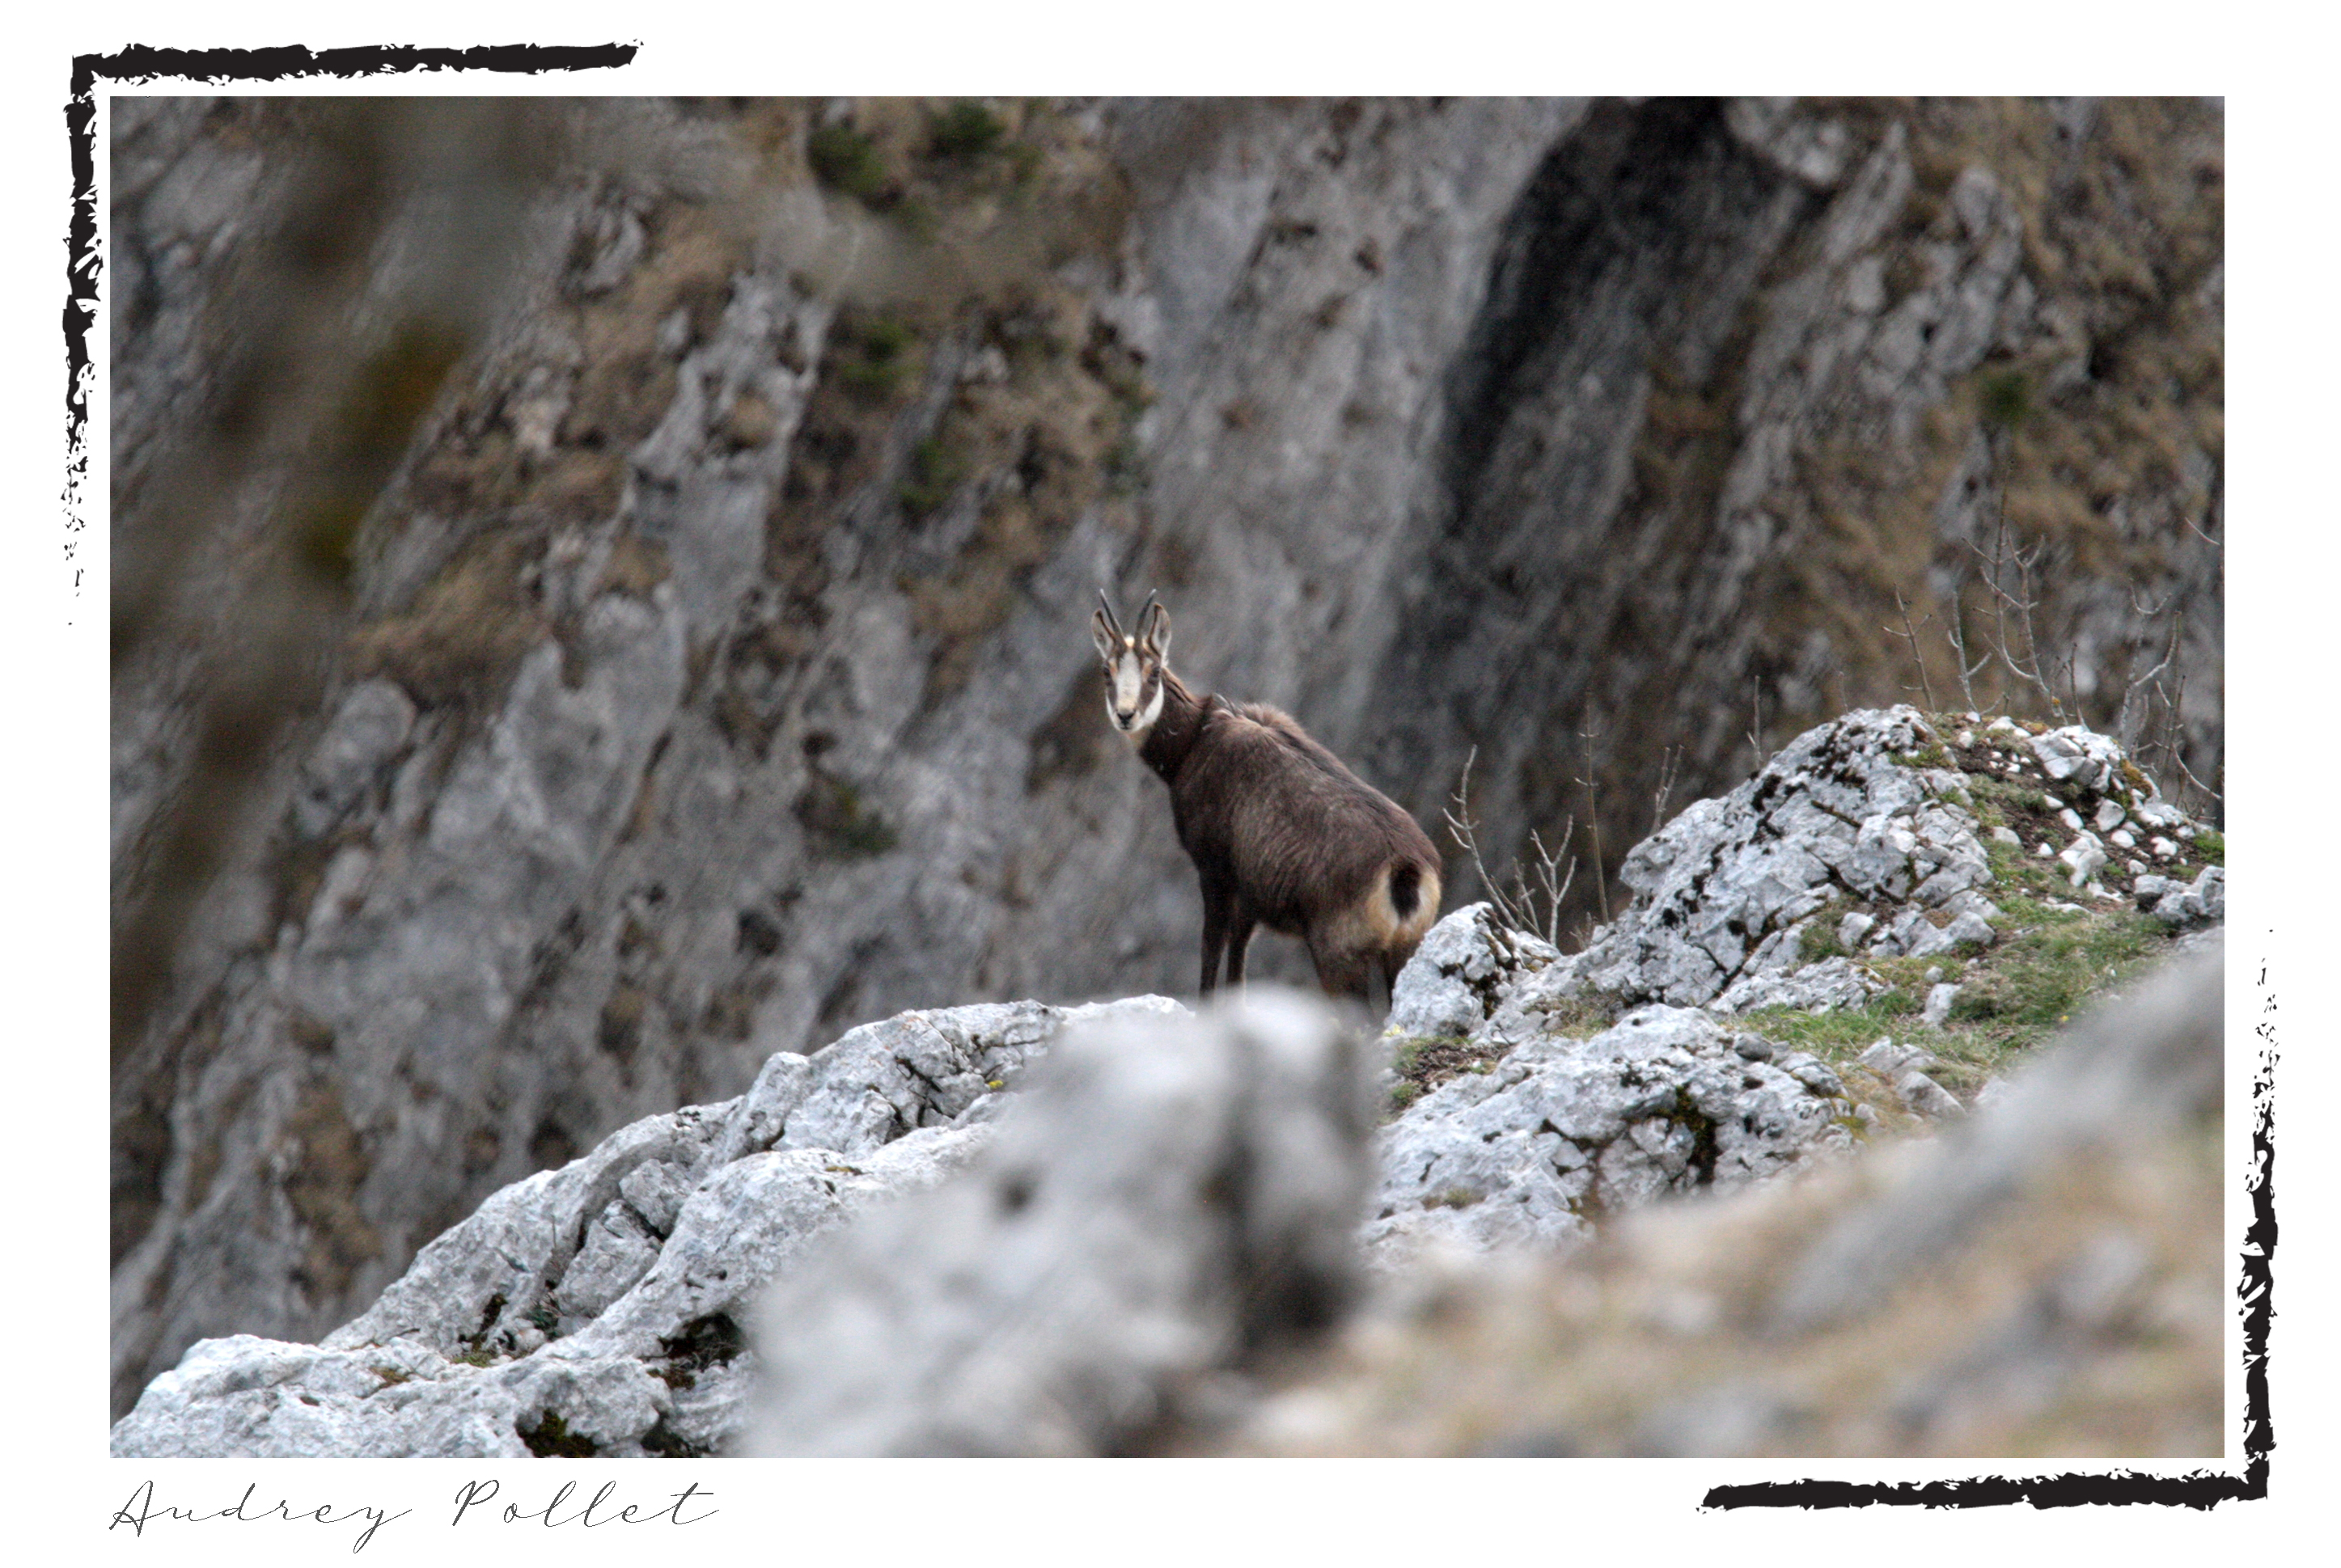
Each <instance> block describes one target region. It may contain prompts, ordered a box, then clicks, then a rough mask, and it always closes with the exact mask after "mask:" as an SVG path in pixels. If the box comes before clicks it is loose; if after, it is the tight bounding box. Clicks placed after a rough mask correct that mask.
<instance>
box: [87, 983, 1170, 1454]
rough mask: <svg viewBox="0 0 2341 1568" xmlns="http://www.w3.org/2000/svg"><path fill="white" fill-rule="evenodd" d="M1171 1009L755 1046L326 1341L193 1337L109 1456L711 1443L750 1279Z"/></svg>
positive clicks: (733, 1390)
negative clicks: (1074, 1062)
mask: <svg viewBox="0 0 2341 1568" xmlns="http://www.w3.org/2000/svg"><path fill="white" fill-rule="evenodd" d="M1184 1011H1185V1009H1183V1008H1182V1007H1180V1006H1179V1005H1178V1004H1177V1003H1175V1002H1171V1001H1169V1000H1167V999H1165V998H1163V997H1136V998H1132V999H1131V1000H1128V1001H1123V1002H1114V1003H1105V1004H1099V1005H1095V1006H1091V1007H1075V1008H1071V1009H1064V1008H1059V1007H1049V1006H1046V1005H1044V1004H1041V1003H1038V1002H1018V1003H1012V1004H1005V1005H992V1006H977V1007H954V1008H946V1009H941V1010H938V1011H933V1012H912V1013H904V1014H900V1015H898V1016H896V1017H892V1018H889V1019H886V1020H884V1021H883V1022H882V1023H878V1024H872V1025H869V1026H866V1027H863V1028H860V1029H856V1030H854V1031H853V1032H852V1033H851V1034H848V1035H847V1036H845V1037H843V1038H842V1039H840V1040H839V1041H837V1042H836V1043H835V1044H833V1045H832V1046H830V1047H826V1048H824V1049H822V1050H820V1051H817V1052H815V1053H814V1054H813V1055H812V1056H811V1057H801V1056H795V1055H793V1054H792V1053H788V1052H781V1053H776V1054H775V1055H774V1056H773V1057H772V1059H771V1060H770V1061H768V1062H767V1063H766V1064H765V1067H764V1070H763V1071H762V1073H760V1074H759V1075H758V1076H757V1079H756V1083H755V1087H753V1088H752V1089H751V1091H750V1092H749V1093H748V1094H747V1095H744V1096H742V1097H740V1098H738V1099H735V1100H728V1101H725V1102H723V1103H722V1104H721V1105H715V1106H693V1107H685V1108H684V1109H682V1110H680V1111H676V1112H673V1113H672V1114H670V1115H667V1116H650V1117H645V1118H643V1120H641V1121H639V1122H636V1123H633V1125H631V1126H627V1127H624V1128H623V1129H621V1130H620V1131H619V1132H617V1133H615V1134H613V1135H612V1136H610V1137H609V1138H608V1139H606V1140H604V1141H603V1143H602V1144H601V1145H599V1146H596V1147H595V1148H593V1150H591V1151H589V1152H588V1153H587V1154H586V1155H585V1156H583V1157H581V1158H579V1159H576V1160H573V1161H572V1162H570V1163H569V1164H568V1165H566V1166H563V1167H561V1168H560V1169H559V1170H553V1171H541V1172H539V1173H537V1174H536V1175H535V1176H530V1177H528V1178H527V1179H525V1180H523V1181H521V1182H518V1183H515V1184H513V1186H508V1187H505V1188H503V1189H502V1190H501V1191H499V1192H497V1193H495V1194H494V1195H493V1196H491V1197H490V1198H489V1199H488V1200H487V1202H485V1203H484V1204H483V1205H482V1206H480V1208H479V1209H478V1211H477V1212H475V1213H474V1214H473V1215H472V1216H470V1217H469V1218H467V1219H465V1220H463V1222H462V1223H461V1224H459V1225H457V1226H455V1227H454V1228H453V1229H452V1230H449V1231H448V1232H446V1233H445V1234H444V1235H443V1236H440V1237H439V1238H438V1239H436V1240H435V1241H433V1242H432V1243H431V1244H430V1245H427V1246H425V1247H424V1248H423V1250H422V1252H421V1253H419V1254H418V1255H416V1257H415V1260H414V1263H413V1266H411V1267H410V1268H409V1269H408V1270H407V1272H406V1274H405V1275H403V1276H402V1277H401V1278H400V1279H399V1280H397V1281H396V1282H395V1283H394V1284H393V1285H391V1286H390V1287H389V1288H388V1289H386V1290H385V1291H384V1292H383V1294H382V1295H381V1297H380V1298H379V1299H378V1300H376V1301H375V1303H374V1305H372V1306H371V1307H369V1308H368V1309H367V1310H366V1311H365V1312H364V1313H362V1314H360V1315H358V1316H357V1317H356V1318H354V1319H353V1320H352V1321H351V1322H349V1323H347V1324H344V1325H343V1326H342V1327H340V1328H339V1329H336V1330H335V1331H334V1332H333V1333H332V1334H330V1335H326V1336H325V1338H324V1342H323V1343H322V1344H319V1345H291V1344H285V1343H283V1342H279V1341H274V1340H266V1339H262V1338H258V1337H255V1336H253V1335H234V1336H231V1337H228V1338H224V1339H210V1340H204V1341H201V1342H199V1343H198V1344H196V1345H194V1346H193V1347H192V1348H191V1349H190V1350H189V1351H188V1353H187V1355H185V1356H184V1358H183V1359H182V1361H181V1364H180V1365H178V1366H177V1367H176V1368H174V1369H173V1370H171V1371H169V1372H166V1373H164V1374H162V1375H160V1376H158V1377H156V1378H155V1379H154V1381H153V1383H152V1384H149V1385H148V1387H147V1388H146V1390H145V1392H144V1394H142V1395H141V1397H140V1398H139V1400H138V1402H137V1404H135V1405H134V1407H133V1409H132V1410H131V1412H130V1414H127V1415H125V1417H123V1419H122V1420H121V1421H120V1422H118V1423H116V1424H115V1429H114V1433H113V1437H112V1449H113V1452H114V1453H115V1454H121V1455H125V1456H129V1455H137V1456H160V1455H165V1454H191V1455H200V1454H210V1455H235V1456H247V1457H269V1456H293V1455H304V1454H311V1455H342V1456H378V1457H395V1456H403V1455H429V1454H439V1455H493V1454H527V1453H530V1452H533V1451H534V1450H533V1449H532V1446H531V1444H532V1442H533V1443H535V1444H537V1445H538V1446H539V1447H540V1448H542V1447H544V1446H546V1445H547V1444H549V1442H551V1441H553V1440H555V1439H557V1438H558V1436H559V1435H561V1434H566V1435H567V1436H568V1437H571V1438H579V1439H583V1440H584V1441H585V1442H587V1443H590V1444H593V1447H594V1448H595V1449H596V1450H598V1451H600V1452H603V1453H607V1454H620V1455H623V1454H643V1453H646V1452H648V1453H689V1452H705V1451H708V1450H710V1449H712V1448H714V1447H716V1446H718V1445H720V1444H721V1443H722V1442H723V1441H724V1440H726V1439H727V1438H728V1437H729V1436H730V1435H731V1434H732V1433H733V1432H734V1431H735V1430H736V1428H737V1425H738V1423H739V1421H740V1420H741V1419H742V1403H741V1402H742V1398H743V1397H744V1394H745V1390H746V1386H747V1384H746V1377H747V1374H748V1372H749V1370H750V1368H748V1367H745V1366H742V1367H737V1368H734V1366H733V1365H732V1364H733V1363H734V1362H736V1361H739V1360H741V1359H742V1357H741V1356H740V1355H739V1354H738V1345H739V1341H738V1329H737V1326H736V1325H737V1324H738V1322H739V1321H740V1319H741V1318H742V1317H744V1316H745V1315H746V1305H747V1303H748V1302H749V1301H750V1299H751V1298H752V1296H753V1295H754V1293H756V1292H757V1291H758V1290H760V1289H761V1288H762V1285H764V1283H765V1282H766V1281H768V1280H770V1279H772V1277H773V1276H774V1275H776V1274H777V1273H778V1272H779V1271H780V1270H781V1269H782V1267H783V1266H784V1265H787V1264H788V1262H789V1261H790V1260H791V1259H792V1257H794V1256H795V1255H797V1254H798V1253H799V1252H800V1251H802V1249H803V1248H804V1246H805V1245H807V1244H808V1243H809V1242H810V1241H811V1240H812V1238H813V1237H814V1236H818V1235H820V1234H821V1233H822V1232H824V1231H827V1230H830V1229H832V1228H834V1227H836V1226H839V1225H841V1224H842V1223H843V1222H844V1221H846V1220H847V1219H848V1218H850V1217H852V1216H854V1215H856V1214H859V1213H861V1212H862V1211H863V1210H865V1209H869V1208H872V1207H873V1206H878V1205H880V1204H882V1203H883V1202H885V1201H888V1200H891V1199H893V1198H896V1197H899V1196H903V1195H905V1194H908V1193H912V1192H918V1191H922V1190H924V1189H926V1188H928V1187H931V1186H935V1185H936V1184H938V1183H940V1182H941V1181H942V1180H944V1179H945V1178H946V1177H948V1176H950V1175H951V1173H952V1172H954V1171H956V1170H957V1169H959V1168H960V1167H961V1166H964V1165H965V1164H966V1163H967V1162H968V1161H969V1160H971V1158H973V1157H974V1156H975V1155H976V1154H977V1152H978V1151H979V1150H980V1149H981V1148H982V1146H984V1144H985V1143H986V1142H987V1141H988V1140H989V1139H990V1137H991V1126H989V1125H988V1124H989V1121H990V1117H989V1116H986V1115H983V1114H981V1110H980V1107H982V1106H984V1105H985V1104H986V1103H987V1102H988V1101H990V1100H991V1091H990V1089H989V1087H988V1086H990V1085H991V1084H1003V1085H1004V1084H1006V1083H1008V1082H1010V1081H1012V1080H1013V1079H1015V1078H1017V1077H1021V1074H1022V1072H1023V1070H1024V1069H1025V1067H1027V1066H1028V1065H1030V1064H1031V1062H1032V1061H1034V1060H1035V1059H1037V1058H1038V1057H1041V1056H1042V1055H1044V1054H1045V1053H1046V1052H1047V1050H1048V1049H1049V1047H1050V1046H1051V1042H1052V1041H1053V1040H1054V1038H1055V1037H1057V1036H1058V1035H1059V1034H1060V1033H1061V1031H1063V1030H1065V1029H1066V1028H1067V1027H1089V1026H1091V1025H1110V1024H1112V1023H1114V1022H1116V1021H1127V1020H1131V1019H1161V1018H1164V1017H1180V1016H1182V1015H1183V1013H1184ZM801 1113H802V1114H801ZM823 1135H834V1136H835V1139H836V1142H835V1145H833V1146H823V1145H821V1144H819V1143H817V1142H816V1141H814V1140H815V1139H816V1138H817V1137H818V1136H823ZM711 1346H712V1348H711ZM702 1384H704V1386H702ZM686 1394H687V1395H688V1397H685V1395H686ZM556 1422H557V1424H554V1423H556Z"/></svg>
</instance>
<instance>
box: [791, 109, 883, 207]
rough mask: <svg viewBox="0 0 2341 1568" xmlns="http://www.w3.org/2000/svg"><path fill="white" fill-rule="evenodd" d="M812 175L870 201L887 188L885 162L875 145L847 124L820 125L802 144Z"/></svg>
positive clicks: (837, 189) (828, 184) (838, 188)
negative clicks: (810, 165)
mask: <svg viewBox="0 0 2341 1568" xmlns="http://www.w3.org/2000/svg"><path fill="white" fill-rule="evenodd" d="M805 160H806V162H808V163H810V164H812V172H813V177H814V178H815V179H817V180H819V181H820V182H821V183H822V184H824V185H827V186H829V187H830V188H831V189H832V190H836V191H842V192H844V193H845V194H847V195H849V196H853V197H856V198H858V199H860V200H862V201H864V202H872V201H875V200H877V199H878V197H879V196H880V195H882V194H884V192H885V189H886V162H885V160H884V159H882V158H881V157H880V156H879V155H878V147H877V144H875V143H873V142H872V141H871V140H870V138H869V137H867V136H865V135H863V134H862V133H861V132H859V131H857V130H855V129H854V128H853V127H852V126H851V125H847V124H835V125H823V126H822V128H821V129H820V130H818V131H815V132H814V133H813V134H812V136H811V137H810V138H808V139H807V141H806V143H805Z"/></svg>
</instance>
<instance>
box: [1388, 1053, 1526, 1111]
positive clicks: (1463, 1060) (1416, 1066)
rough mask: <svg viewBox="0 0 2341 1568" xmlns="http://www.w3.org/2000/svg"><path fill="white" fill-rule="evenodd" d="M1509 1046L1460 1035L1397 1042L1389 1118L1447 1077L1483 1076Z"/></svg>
mask: <svg viewBox="0 0 2341 1568" xmlns="http://www.w3.org/2000/svg"><path fill="white" fill-rule="evenodd" d="M1510 1049H1511V1047H1510V1046H1509V1045H1503V1044H1499V1043H1498V1042H1496V1041H1493V1040H1476V1041H1475V1040H1473V1039H1471V1038H1469V1037H1467V1036H1463V1035H1427V1036H1418V1037H1414V1038H1411V1039H1402V1040H1400V1041H1399V1042H1398V1048H1397V1049H1396V1050H1395V1051H1394V1052H1393V1053H1392V1054H1391V1057H1390V1067H1391V1069H1392V1070H1393V1071H1395V1072H1396V1073H1397V1074H1398V1077H1399V1081H1398V1083H1397V1084H1396V1086H1394V1087H1392V1088H1391V1090H1390V1115H1391V1116H1396V1115H1397V1114H1398V1113H1399V1112H1400V1111H1402V1110H1404V1109H1405V1108H1406V1107H1408V1106H1410V1105H1412V1104H1413V1103H1414V1102H1415V1101H1416V1100H1418V1099H1420V1098H1421V1097H1423V1096H1424V1095H1427V1094H1429V1093H1430V1091H1431V1090H1433V1089H1435V1088H1437V1087H1439V1085H1441V1084H1443V1083H1445V1082H1447V1081H1448V1080H1449V1079H1450V1078H1458V1077H1462V1076H1463V1075H1464V1074H1466V1073H1484V1072H1488V1071H1489V1070H1490V1069H1492V1068H1493V1067H1495V1065H1496V1062H1497V1061H1498V1060H1499V1058H1500V1057H1502V1056H1503V1055H1504V1054H1505V1053H1506V1052H1507V1051H1509V1050H1510Z"/></svg>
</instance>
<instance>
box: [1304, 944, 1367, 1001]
mask: <svg viewBox="0 0 2341 1568" xmlns="http://www.w3.org/2000/svg"><path fill="white" fill-rule="evenodd" d="M1309 958H1310V961H1311V962H1312V963H1314V964H1315V965H1316V966H1317V983H1318V984H1319V985H1320V986H1322V987H1325V994H1326V995H1327V996H1329V997H1356V998H1357V999H1358V1000H1359V1001H1360V1002H1362V1003H1364V1004H1366V1005H1367V1006H1368V1007H1371V1006H1372V1005H1373V990H1372V981H1371V977H1372V973H1373V971H1372V963H1373V954H1372V952H1371V950H1368V951H1366V952H1362V953H1359V952H1347V951H1344V950H1343V949H1341V948H1337V947H1335V946H1334V945H1332V944H1331V943H1330V942H1326V941H1322V940H1320V939H1319V938H1314V937H1311V938H1310V939H1309Z"/></svg>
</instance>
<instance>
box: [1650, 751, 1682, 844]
mask: <svg viewBox="0 0 2341 1568" xmlns="http://www.w3.org/2000/svg"><path fill="white" fill-rule="evenodd" d="M1682 755H1683V749H1682V748H1681V747H1679V746H1669V747H1668V748H1667V749H1665V750H1664V751H1663V752H1661V753H1660V754H1659V760H1660V763H1661V766H1660V767H1659V787H1658V789H1657V791H1656V792H1655V793H1653V794H1652V795H1651V797H1650V831H1651V832H1653V833H1655V832H1657V831H1658V830H1659V829H1661V828H1663V827H1665V826H1666V825H1667V797H1668V796H1669V795H1671V794H1673V793H1674V792H1675V770H1676V769H1678V768H1679V767H1681V766H1682Z"/></svg>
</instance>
